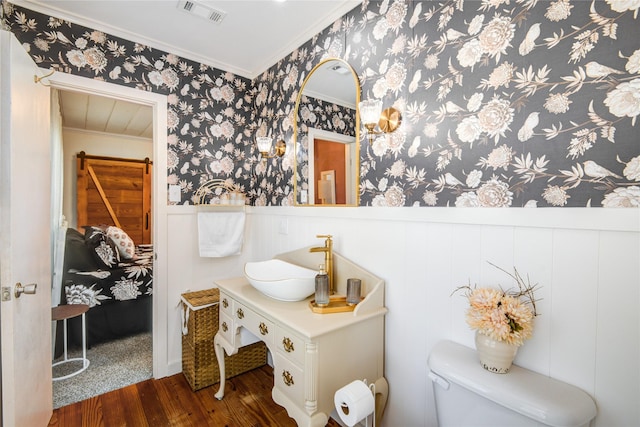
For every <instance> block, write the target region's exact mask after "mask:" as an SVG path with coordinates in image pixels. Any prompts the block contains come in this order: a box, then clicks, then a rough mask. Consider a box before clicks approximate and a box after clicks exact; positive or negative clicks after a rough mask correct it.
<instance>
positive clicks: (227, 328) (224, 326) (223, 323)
mask: <svg viewBox="0 0 640 427" xmlns="http://www.w3.org/2000/svg"><path fill="white" fill-rule="evenodd" d="M228 330H229V327H228V326H227V322H222V332H227V331H228Z"/></svg>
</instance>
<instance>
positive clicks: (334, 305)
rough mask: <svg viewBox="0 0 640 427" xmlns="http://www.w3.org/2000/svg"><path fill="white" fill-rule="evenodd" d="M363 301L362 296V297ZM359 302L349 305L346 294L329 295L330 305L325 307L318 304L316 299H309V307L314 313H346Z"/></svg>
mask: <svg viewBox="0 0 640 427" xmlns="http://www.w3.org/2000/svg"><path fill="white" fill-rule="evenodd" d="M360 301H362V298H361V299H360ZM356 305H357V304H354V305H348V304H347V297H346V296H334V297H329V305H325V306H323V307H321V306H319V305H316V300H314V299H312V300H311V301H309V307H311V311H313V312H314V313H320V314H327V313H344V312H348V311H353V310H354V309H355V308H356Z"/></svg>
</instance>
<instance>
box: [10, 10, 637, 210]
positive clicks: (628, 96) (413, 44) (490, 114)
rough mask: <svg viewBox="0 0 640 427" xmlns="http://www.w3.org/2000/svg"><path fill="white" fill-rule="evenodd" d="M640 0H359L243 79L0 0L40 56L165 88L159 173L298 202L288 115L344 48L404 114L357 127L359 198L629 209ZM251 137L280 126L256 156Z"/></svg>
mask: <svg viewBox="0 0 640 427" xmlns="http://www.w3.org/2000/svg"><path fill="white" fill-rule="evenodd" d="M639 9H640V0H595V1H593V0H592V1H570V0H554V1H543V0H441V1H402V0H391V1H387V0H385V1H371V2H368V1H365V2H364V3H363V4H362V5H361V6H359V7H357V8H355V9H354V10H352V11H351V12H349V13H348V14H346V15H345V16H343V17H342V18H341V19H340V20H338V21H336V22H335V23H334V24H333V25H331V26H329V27H328V28H327V29H325V30H324V31H322V32H321V33H319V34H317V35H316V36H314V37H313V38H312V39H311V40H309V41H308V42H307V43H305V44H304V45H303V46H301V47H299V48H298V49H296V50H295V51H294V52H292V53H291V54H290V55H288V56H287V57H286V58H283V59H282V60H281V61H279V62H278V63H277V64H275V65H274V66H273V67H271V68H270V69H269V70H265V72H264V73H262V74H261V75H260V76H258V77H257V78H255V79H254V80H253V81H249V80H248V79H244V78H241V77H238V76H234V75H233V74H231V73H228V72H225V71H223V70H217V69H215V68H211V67H209V66H207V65H204V64H199V63H196V62H193V61H190V60H188V59H185V58H179V57H176V56H175V55H172V54H170V53H166V52H161V51H158V50H155V49H152V48H149V47H147V46H143V45H140V44H138V43H135V42H133V41H127V40H122V39H119V38H116V37H112V36H109V35H107V34H104V33H101V32H99V31H94V30H91V29H89V28H86V27H81V26H77V25H75V24H72V23H69V22H66V21H62V20H58V19H56V18H54V17H47V16H44V15H41V14H38V13H36V12H33V11H30V10H28V9H23V8H19V7H17V6H13V5H11V4H10V3H6V2H3V27H5V28H8V29H9V30H11V31H12V32H13V33H14V34H16V36H17V37H18V39H19V40H20V41H21V42H22V43H23V44H24V45H25V47H26V48H27V49H28V50H29V52H30V53H31V55H32V56H33V58H34V59H35V60H36V62H38V63H39V64H40V65H41V66H42V67H45V68H46V67H51V68H54V69H56V70H59V71H64V72H70V73H74V74H79V75H83V76H86V77H89V78H98V79H103V80H107V81H111V82H115V83H118V84H123V85H127V86H131V87H137V88H139V89H141V90H151V91H154V92H159V93H165V94H167V95H168V96H169V129H168V130H167V132H168V135H169V147H168V149H169V171H168V175H169V182H170V183H177V184H179V185H180V186H181V188H182V192H183V200H185V199H186V200H187V203H188V202H189V200H190V198H191V197H192V196H193V193H194V191H195V189H196V188H197V186H198V185H199V183H200V182H202V181H204V180H207V179H210V178H222V179H228V180H230V181H232V182H235V183H237V184H239V185H241V186H242V188H243V189H244V190H245V191H246V192H247V193H248V195H249V196H250V199H251V202H252V203H253V204H256V205H292V204H293V194H292V193H293V185H292V179H293V170H292V168H293V164H294V157H293V156H294V155H295V153H293V149H292V141H291V139H292V136H293V109H294V106H295V100H296V97H297V92H298V89H299V88H300V85H301V83H302V82H303V81H304V78H305V77H306V75H307V74H308V72H309V71H310V70H311V69H312V68H313V66H314V65H315V64H317V63H318V62H320V61H321V60H322V59H324V58H327V57H339V58H343V59H345V60H346V61H347V62H349V63H350V64H351V65H352V66H353V67H354V68H355V70H356V71H357V73H358V75H359V78H360V82H361V87H362V95H361V96H362V98H363V99H366V98H368V97H376V98H380V99H383V101H384V104H385V106H394V107H396V108H398V109H399V110H400V111H401V112H402V114H403V123H402V126H401V128H400V129H399V130H398V131H396V132H395V133H393V134H389V135H385V136H381V137H378V138H376V140H375V141H374V142H373V143H372V144H369V143H368V141H366V139H364V132H362V134H363V139H361V152H360V165H361V171H360V172H361V180H360V184H361V185H360V191H361V194H360V205H362V206H452V207H454V206H455V207H475V206H490V207H492V206H495V207H522V206H526V207H534V206H538V207H547V206H549V207H571V206H594V207H596V206H598V207H599V206H603V207H638V206H639V205H640V142H639V137H638V136H637V135H638V131H637V130H638V127H637V126H640V125H639V124H637V123H636V122H637V121H638V115H640V19H639V18H638V14H639ZM255 134H258V135H267V134H268V135H271V136H274V137H280V136H281V137H283V138H284V139H285V140H286V141H287V142H288V144H289V145H290V147H289V148H288V150H287V154H286V155H285V157H284V158H283V159H278V160H275V159H270V160H269V161H267V162H263V161H259V159H258V155H257V152H256V150H255V148H254V144H253V143H252V140H253V137H254V135H255Z"/></svg>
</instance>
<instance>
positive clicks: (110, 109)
mask: <svg viewBox="0 0 640 427" xmlns="http://www.w3.org/2000/svg"><path fill="white" fill-rule="evenodd" d="M59 95H60V113H61V115H62V126H63V127H65V128H72V129H83V130H88V131H92V132H105V133H111V134H119V135H126V136H132V137H140V138H146V139H149V141H151V139H152V138H153V111H152V109H151V107H149V106H147V105H141V104H134V103H132V102H127V101H121V100H117V99H113V98H107V97H104V96H98V95H89V94H86V93H80V92H70V91H60V92H59Z"/></svg>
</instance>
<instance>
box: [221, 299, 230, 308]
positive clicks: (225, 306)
mask: <svg viewBox="0 0 640 427" xmlns="http://www.w3.org/2000/svg"><path fill="white" fill-rule="evenodd" d="M222 306H223V307H224V308H227V307H229V301H227V299H226V298H224V299H223V300H222Z"/></svg>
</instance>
